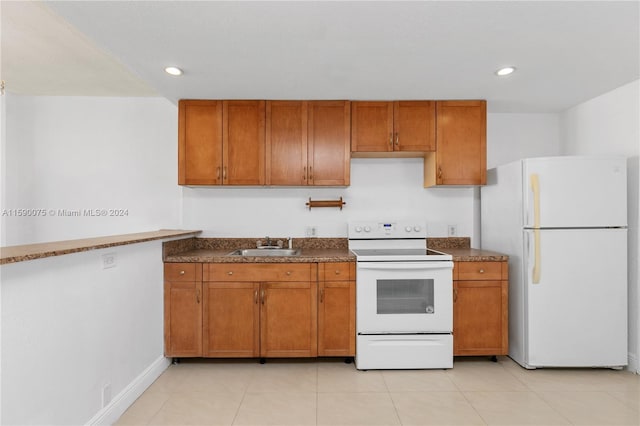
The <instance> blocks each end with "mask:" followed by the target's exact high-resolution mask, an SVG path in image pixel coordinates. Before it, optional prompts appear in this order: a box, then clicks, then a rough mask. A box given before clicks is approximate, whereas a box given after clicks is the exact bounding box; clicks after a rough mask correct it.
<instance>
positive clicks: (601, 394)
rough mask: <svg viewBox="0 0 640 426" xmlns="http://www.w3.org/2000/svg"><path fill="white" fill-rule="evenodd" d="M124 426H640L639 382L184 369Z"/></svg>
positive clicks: (329, 365) (152, 392) (494, 372)
mask: <svg viewBox="0 0 640 426" xmlns="http://www.w3.org/2000/svg"><path fill="white" fill-rule="evenodd" d="M117 424H118V425H143V424H151V425H485V424H488V425H539V426H543V425H569V424H576V425H636V426H637V425H640V376H638V375H635V374H632V373H630V372H628V371H614V370H606V369H577V370H576V369H540V370H525V369H523V368H521V367H520V366H519V365H517V364H516V363H515V362H513V361H512V360H511V359H509V358H507V357H499V359H498V362H497V363H494V362H491V361H489V359H488V358H486V357H473V358H456V361H455V364H454V368H453V369H451V370H409V371H403V370H396V371H357V370H356V369H355V367H354V365H353V364H345V363H344V362H342V360H341V359H340V360H327V359H323V360H318V361H316V360H286V361H285V360H268V361H267V363H266V364H264V365H260V364H259V363H258V362H257V361H254V360H240V361H218V360H197V361H196V360H194V361H188V360H183V361H182V363H181V364H179V365H172V366H171V367H169V369H167V370H166V371H165V372H164V373H163V374H162V376H160V377H159V378H158V380H156V382H155V383H153V385H151V387H149V389H148V390H147V391H146V392H145V393H144V394H142V396H141V397H140V398H139V399H138V400H137V401H136V402H135V403H134V404H133V405H132V406H131V407H130V408H129V409H128V410H127V411H126V412H125V413H124V414H123V415H122V417H121V418H120V419H119V421H118V422H117Z"/></svg>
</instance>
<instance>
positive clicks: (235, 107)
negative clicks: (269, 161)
mask: <svg viewBox="0 0 640 426" xmlns="http://www.w3.org/2000/svg"><path fill="white" fill-rule="evenodd" d="M223 108H224V110H223V114H222V116H223V142H224V145H223V158H224V165H223V169H222V177H223V182H224V184H225V185H264V182H265V161H264V150H265V101H223Z"/></svg>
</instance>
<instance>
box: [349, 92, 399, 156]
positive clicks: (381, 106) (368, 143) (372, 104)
mask: <svg viewBox="0 0 640 426" xmlns="http://www.w3.org/2000/svg"><path fill="white" fill-rule="evenodd" d="M351 151H352V152H389V151H393V102H379V101H354V102H351Z"/></svg>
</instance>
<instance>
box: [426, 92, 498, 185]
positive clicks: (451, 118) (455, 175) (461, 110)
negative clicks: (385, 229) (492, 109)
mask: <svg viewBox="0 0 640 426" xmlns="http://www.w3.org/2000/svg"><path fill="white" fill-rule="evenodd" d="M424 173H425V181H424V183H425V186H434V185H484V184H486V181H487V175H486V173H487V104H486V101H439V102H437V103H436V152H435V153H434V154H429V155H428V156H426V157H425V165H424Z"/></svg>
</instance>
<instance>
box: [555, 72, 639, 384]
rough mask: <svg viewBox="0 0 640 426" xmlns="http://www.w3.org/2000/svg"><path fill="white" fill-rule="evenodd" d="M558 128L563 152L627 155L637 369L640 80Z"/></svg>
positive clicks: (632, 353)
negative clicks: (560, 131)
mask: <svg viewBox="0 0 640 426" xmlns="http://www.w3.org/2000/svg"><path fill="white" fill-rule="evenodd" d="M561 129H562V134H563V137H562V140H563V144H564V146H563V153H564V154H567V155H591V154H613V155H621V156H625V157H627V158H628V160H627V165H628V223H629V233H628V241H629V262H628V276H629V360H630V365H629V366H630V368H632V369H635V370H636V371H639V372H640V315H639V314H638V308H639V306H640V291H638V275H639V273H640V265H639V264H638V257H639V252H638V246H639V245H640V236H639V235H640V234H639V232H638V222H639V221H640V213H639V208H638V198H639V197H638V195H639V192H640V178H639V173H638V169H639V166H638V156H639V151H640V80H636V81H634V82H632V83H629V84H627V85H624V86H622V87H620V88H618V89H615V90H612V91H611V92H608V93H605V94H603V95H601V96H599V97H597V98H594V99H591V100H589V101H587V102H584V103H581V104H579V105H577V106H575V107H573V108H570V109H569V110H567V111H565V112H564V113H563V114H562V115H561Z"/></svg>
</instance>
